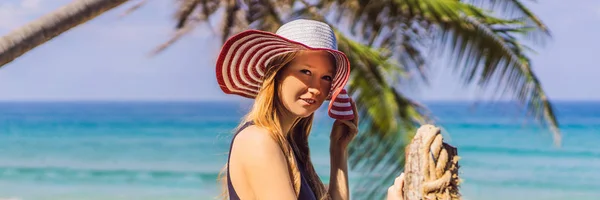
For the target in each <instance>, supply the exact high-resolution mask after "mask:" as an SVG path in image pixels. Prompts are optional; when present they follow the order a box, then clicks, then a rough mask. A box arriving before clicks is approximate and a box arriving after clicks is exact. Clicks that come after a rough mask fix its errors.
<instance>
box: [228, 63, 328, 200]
mask: <svg viewBox="0 0 600 200" xmlns="http://www.w3.org/2000/svg"><path fill="white" fill-rule="evenodd" d="M297 54H298V52H292V53H286V54H283V55H280V56H277V57H274V58H273V59H272V61H271V62H270V64H269V66H268V67H267V72H266V73H265V76H264V79H263V84H262V87H261V89H260V91H259V92H258V95H257V96H256V98H255V101H254V105H253V106H252V109H251V110H250V112H248V114H247V115H246V116H245V117H244V118H243V119H242V122H241V123H240V125H239V126H238V127H237V128H236V131H238V130H239V128H241V126H242V125H243V124H245V123H247V122H254V125H256V126H258V127H261V128H264V129H266V130H268V131H269V133H270V135H271V137H272V138H273V139H274V140H275V141H276V142H277V144H279V146H280V148H281V150H282V151H283V155H284V156H285V157H286V161H287V164H288V169H289V172H290V173H289V176H290V179H291V180H292V185H293V186H294V191H295V193H296V195H299V194H300V185H301V176H300V171H299V170H298V166H299V165H302V166H304V169H305V172H306V173H305V177H304V178H305V179H306V181H307V182H308V184H309V185H310V188H311V189H312V191H313V192H314V193H315V196H316V197H317V199H330V197H329V194H327V190H326V188H325V186H324V185H323V183H322V182H321V179H320V178H319V176H318V175H317V173H316V171H315V169H314V167H313V165H312V161H311V159H310V151H309V146H308V136H309V134H310V130H311V128H312V123H313V116H314V113H313V114H311V115H309V116H307V117H304V118H299V119H297V120H296V121H295V122H294V124H293V125H292V127H291V128H290V131H289V134H286V133H283V131H282V130H281V121H280V120H281V119H279V116H281V114H282V113H284V112H286V110H285V109H286V108H285V107H284V106H283V105H282V103H281V101H280V99H279V95H278V94H279V80H278V78H279V77H278V76H279V74H280V72H281V71H283V70H282V69H284V68H285V67H286V66H288V65H289V64H290V63H291V62H292V61H293V60H294V58H296V56H297ZM294 155H295V156H296V157H297V158H298V160H296V158H295V157H294ZM297 161H299V163H297ZM226 172H227V164H225V167H224V169H223V170H222V171H221V173H220V175H219V176H220V178H219V179H220V181H221V182H222V184H223V195H222V196H223V197H224V198H227V197H228V196H229V194H228V191H227V190H228V187H227V173H226Z"/></svg>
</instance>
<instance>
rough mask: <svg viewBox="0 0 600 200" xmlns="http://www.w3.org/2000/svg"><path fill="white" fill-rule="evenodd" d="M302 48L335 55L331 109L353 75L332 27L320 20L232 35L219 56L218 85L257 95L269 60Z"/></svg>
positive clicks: (240, 92)
mask: <svg viewBox="0 0 600 200" xmlns="http://www.w3.org/2000/svg"><path fill="white" fill-rule="evenodd" d="M300 50H324V51H328V52H329V53H331V54H332V55H333V56H334V57H335V61H336V62H335V63H336V74H335V75H334V77H333V82H332V84H331V92H330V94H329V95H328V97H327V100H331V101H330V103H329V110H331V108H332V106H333V104H334V102H335V100H336V98H337V97H338V95H339V94H340V92H341V91H342V90H343V88H344V86H345V85H346V82H347V81H348V78H349V76H350V62H349V61H348V58H347V57H346V55H345V54H344V53H343V52H341V51H338V50H337V39H336V37H335V34H334V32H333V30H332V29H331V27H330V26H329V25H327V24H326V23H323V22H319V21H314V20H306V19H298V20H294V21H291V22H288V23H286V24H284V25H282V26H281V27H280V28H279V29H278V30H277V32H276V33H275V34H273V33H270V32H265V31H259V30H247V31H244V32H241V33H238V34H236V35H234V36H232V37H231V38H229V39H228V40H227V41H225V43H224V44H223V47H222V48H221V52H220V53H219V57H218V59H217V66H216V73H217V81H218V83H219V86H220V87H221V90H223V92H225V93H226V94H236V95H240V96H243V97H247V98H255V97H256V95H257V94H258V91H259V90H260V87H261V86H262V82H263V76H264V75H265V72H266V71H267V69H266V67H267V64H268V63H269V62H270V60H271V59H272V58H273V57H276V56H278V55H281V54H285V53H289V52H294V51H300ZM330 116H331V115H330ZM332 117H333V116H332ZM334 118H335V117H334Z"/></svg>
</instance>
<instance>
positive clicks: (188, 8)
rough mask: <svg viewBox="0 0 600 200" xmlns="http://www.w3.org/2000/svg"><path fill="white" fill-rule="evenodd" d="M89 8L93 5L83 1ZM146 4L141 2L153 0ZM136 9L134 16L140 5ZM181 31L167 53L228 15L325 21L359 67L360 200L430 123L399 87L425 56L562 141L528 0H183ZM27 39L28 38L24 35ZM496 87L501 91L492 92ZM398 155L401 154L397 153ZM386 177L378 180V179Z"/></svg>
mask: <svg viewBox="0 0 600 200" xmlns="http://www.w3.org/2000/svg"><path fill="white" fill-rule="evenodd" d="M83 2H88V3H87V4H86V3H83ZM124 2H125V0H120V1H118V0H80V1H76V2H74V3H71V4H69V5H67V6H65V7H63V8H62V9H61V10H59V11H56V12H54V13H52V14H50V15H47V16H45V17H43V18H41V19H39V20H38V21H35V22H33V23H31V24H29V25H26V26H25V27H23V28H21V29H17V30H15V31H13V32H12V33H9V35H8V36H5V37H3V38H2V39H0V66H2V65H4V64H6V63H8V62H10V61H11V60H13V59H14V58H16V57H18V56H20V55H22V54H23V53H25V52H26V51H28V50H30V49H31V48H33V47H35V46H38V45H40V44H42V43H44V42H46V41H48V40H49V39H51V38H52V37H54V36H56V35H58V34H60V33H62V32H64V31H66V30H68V29H69V28H72V27H75V26H77V25H79V24H80V23H83V22H85V21H87V20H89V19H91V18H93V17H94V16H97V15H98V14H100V13H102V12H105V11H107V10H108V9H111V8H114V7H116V6H118V5H120V4H122V3H124ZM144 2H145V1H141V3H144ZM141 3H140V4H136V5H135V6H133V8H132V10H133V9H135V8H139V7H140V5H141ZM177 3H178V9H177V11H176V14H175V20H176V25H175V31H176V34H175V35H174V37H173V38H170V39H169V40H167V42H165V43H164V44H163V45H160V46H159V47H158V48H157V49H156V50H154V51H153V53H158V52H160V51H162V50H164V49H165V48H166V47H168V46H169V45H170V44H172V43H174V42H176V41H177V39H178V38H180V37H181V36H183V35H185V34H186V33H188V32H190V31H191V30H193V29H194V27H195V26H197V25H198V24H200V23H207V22H208V20H209V18H211V17H213V18H214V17H215V15H216V13H218V12H217V11H218V10H219V9H224V12H222V13H223V15H222V16H216V17H219V18H220V19H221V24H220V27H219V28H220V29H221V33H222V38H221V39H222V40H223V41H225V40H226V38H228V37H229V36H231V35H232V34H235V33H237V32H239V31H241V30H244V29H247V28H255V29H261V30H267V31H275V30H276V29H277V28H278V27H279V26H280V25H281V24H283V23H284V22H286V21H289V20H290V19H292V18H296V17H303V18H311V19H317V20H321V21H325V22H327V23H328V24H330V25H332V26H333V27H334V29H335V30H336V34H337V37H338V42H339V48H340V50H341V51H343V52H345V53H346V54H347V55H348V57H349V59H350V61H351V64H352V66H353V68H352V77H351V80H350V81H349V89H350V92H351V93H352V94H353V95H355V101H356V102H357V105H358V106H359V108H358V109H359V112H360V116H361V121H362V124H361V128H362V129H363V131H362V133H359V134H358V136H357V138H356V140H355V141H354V142H353V143H352V145H351V149H350V164H351V168H353V170H357V171H361V172H364V174H365V177H370V179H369V181H361V182H360V183H359V184H358V185H357V186H358V188H356V189H355V190H354V192H355V193H354V196H355V197H358V198H360V199H363V198H367V199H375V198H382V196H383V195H384V194H385V189H386V188H387V185H389V184H390V183H392V182H393V178H394V177H395V175H397V173H398V172H399V171H401V170H402V167H403V165H404V147H405V146H406V144H407V143H408V142H409V141H410V139H411V138H412V136H413V133H414V132H415V130H416V128H417V126H419V125H420V124H423V123H428V122H430V121H431V117H432V116H431V114H430V113H428V112H427V109H426V108H425V107H424V106H421V105H420V104H418V102H415V101H413V100H411V99H410V98H408V97H407V96H405V95H404V94H403V93H402V92H401V91H400V90H399V88H398V85H399V84H404V83H408V84H413V85H415V86H416V85H417V84H421V83H424V84H426V83H427V82H428V77H429V71H430V70H431V69H430V67H429V66H428V63H427V60H428V57H426V53H433V55H435V56H446V57H448V58H449V59H450V61H451V62H452V66H453V69H454V71H455V72H456V74H457V75H458V76H459V77H460V78H461V79H462V81H463V83H464V84H476V85H478V86H480V87H482V88H487V89H490V88H492V89H494V90H497V92H498V94H500V95H509V96H510V97H512V98H514V99H515V100H517V102H518V103H520V104H522V105H524V107H525V108H526V109H527V110H528V111H529V113H530V114H531V115H532V116H533V117H534V118H535V119H537V121H538V122H540V123H542V124H544V125H546V126H547V127H549V128H550V130H551V132H552V133H553V134H554V138H555V141H556V142H557V144H558V143H559V142H560V132H559V129H558V122H557V120H556V117H555V114H554V112H553V107H552V105H551V103H550V101H549V100H548V98H547V96H546V94H545V92H544V90H543V89H542V86H541V83H540V82H539V80H538V79H537V77H536V76H535V74H534V73H533V71H532V69H531V62H530V59H529V57H528V55H527V53H529V52H530V51H531V49H530V48H529V47H527V46H526V45H525V44H524V43H526V42H530V43H532V44H538V43H539V42H543V41H544V40H545V39H547V38H549V37H550V33H549V30H548V28H547V27H546V26H545V25H544V23H542V21H541V20H540V19H539V18H538V17H537V16H535V15H534V14H533V13H532V12H531V11H530V10H529V9H528V8H527V7H526V6H525V5H524V4H523V2H522V1H521V0H465V1H457V0H372V1H368V0H320V1H310V2H309V1H306V0H280V1H273V0H244V1H242V0H223V1H221V0H178V1H177ZM22 38H23V39H22ZM490 86H492V87H490ZM390 149H397V151H389V150H390ZM377 174H379V175H377Z"/></svg>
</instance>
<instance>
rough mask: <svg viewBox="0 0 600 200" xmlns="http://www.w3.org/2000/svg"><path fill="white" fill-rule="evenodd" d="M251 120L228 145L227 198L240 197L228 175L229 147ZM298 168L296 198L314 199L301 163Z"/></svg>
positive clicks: (300, 199) (237, 199) (237, 198)
mask: <svg viewBox="0 0 600 200" xmlns="http://www.w3.org/2000/svg"><path fill="white" fill-rule="evenodd" d="M252 124H253V123H252V122H246V124H244V125H243V126H242V127H241V128H240V129H239V130H238V131H237V132H236V133H235V135H233V139H231V145H230V147H229V155H230V156H228V158H227V188H228V192H229V199H230V200H240V197H239V196H238V195H237V193H236V192H235V189H234V188H233V184H232V183H231V178H230V176H229V158H231V148H232V147H233V140H235V137H236V136H237V135H238V133H240V131H242V130H243V129H245V128H246V127H248V126H250V125H252ZM296 163H300V162H298V159H297V158H296ZM298 170H299V171H300V180H301V181H300V182H301V185H300V194H299V195H298V199H299V200H316V199H317V198H316V197H315V194H314V192H313V191H312V189H311V188H310V185H308V182H307V181H306V178H304V176H305V174H306V172H305V169H304V166H302V165H298Z"/></svg>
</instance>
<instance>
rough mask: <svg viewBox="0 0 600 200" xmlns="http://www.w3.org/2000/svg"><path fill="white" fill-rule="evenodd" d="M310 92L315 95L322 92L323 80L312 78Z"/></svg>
mask: <svg viewBox="0 0 600 200" xmlns="http://www.w3.org/2000/svg"><path fill="white" fill-rule="evenodd" d="M308 92H310V93H313V94H314V95H315V96H317V95H320V94H321V81H320V79H317V78H312V79H311V80H310V85H309V86H308Z"/></svg>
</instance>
